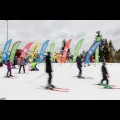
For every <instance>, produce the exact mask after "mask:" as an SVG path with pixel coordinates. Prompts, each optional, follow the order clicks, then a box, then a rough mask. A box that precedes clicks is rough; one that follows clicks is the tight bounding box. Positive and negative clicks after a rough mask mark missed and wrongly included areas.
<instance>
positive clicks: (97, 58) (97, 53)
mask: <svg viewBox="0 0 120 120" xmlns="http://www.w3.org/2000/svg"><path fill="white" fill-rule="evenodd" d="M100 40H101V37H97V39H96V41H97V42H99V41H100ZM95 62H96V63H99V47H98V48H97V49H96V51H95Z"/></svg>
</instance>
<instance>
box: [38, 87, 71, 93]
mask: <svg viewBox="0 0 120 120" xmlns="http://www.w3.org/2000/svg"><path fill="white" fill-rule="evenodd" d="M37 89H41V90H49V91H56V92H69V89H63V88H61V89H60V88H59V89H58V88H53V89H46V88H45V87H41V88H37Z"/></svg>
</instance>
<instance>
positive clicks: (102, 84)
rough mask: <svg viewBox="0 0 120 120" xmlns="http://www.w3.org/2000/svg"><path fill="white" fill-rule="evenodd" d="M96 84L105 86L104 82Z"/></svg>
mask: <svg viewBox="0 0 120 120" xmlns="http://www.w3.org/2000/svg"><path fill="white" fill-rule="evenodd" d="M98 85H101V86H106V85H105V84H104V83H99V84H98Z"/></svg>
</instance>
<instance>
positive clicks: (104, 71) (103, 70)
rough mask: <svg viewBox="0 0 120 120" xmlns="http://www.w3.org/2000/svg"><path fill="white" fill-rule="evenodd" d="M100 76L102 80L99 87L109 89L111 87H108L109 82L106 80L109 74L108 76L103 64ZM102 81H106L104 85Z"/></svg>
mask: <svg viewBox="0 0 120 120" xmlns="http://www.w3.org/2000/svg"><path fill="white" fill-rule="evenodd" d="M102 75H103V79H102V81H101V83H100V84H99V85H102V86H105V88H107V89H110V88H111V87H110V86H109V80H108V78H109V74H108V71H107V69H106V63H105V62H103V65H102ZM104 81H106V84H104V83H103V82H104Z"/></svg>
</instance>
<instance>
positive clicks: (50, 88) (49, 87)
mask: <svg viewBox="0 0 120 120" xmlns="http://www.w3.org/2000/svg"><path fill="white" fill-rule="evenodd" d="M45 89H48V90H53V87H52V86H51V84H48V85H47V87H45Z"/></svg>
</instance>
